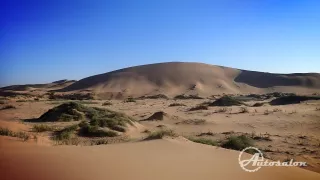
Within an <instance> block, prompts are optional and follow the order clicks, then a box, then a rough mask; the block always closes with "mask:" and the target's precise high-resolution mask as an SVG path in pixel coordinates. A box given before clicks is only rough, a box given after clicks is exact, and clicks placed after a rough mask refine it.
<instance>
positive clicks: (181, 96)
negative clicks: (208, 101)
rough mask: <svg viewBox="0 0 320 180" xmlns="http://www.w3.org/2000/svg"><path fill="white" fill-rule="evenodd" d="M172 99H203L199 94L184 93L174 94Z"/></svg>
mask: <svg viewBox="0 0 320 180" xmlns="http://www.w3.org/2000/svg"><path fill="white" fill-rule="evenodd" d="M174 99H203V97H200V96H198V95H185V94H181V95H177V96H175V97H174Z"/></svg>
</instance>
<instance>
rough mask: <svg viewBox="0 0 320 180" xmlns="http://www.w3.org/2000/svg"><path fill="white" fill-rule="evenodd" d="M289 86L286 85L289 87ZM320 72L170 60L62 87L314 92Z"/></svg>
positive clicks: (109, 92) (136, 92)
mask: <svg viewBox="0 0 320 180" xmlns="http://www.w3.org/2000/svg"><path fill="white" fill-rule="evenodd" d="M288 87H289V89H288ZM319 88H320V74H317V73H309V74H271V73H263V72H254V71H245V70H238V69H233V68H227V67H221V66H213V65H208V64H202V63H184V62H171V63H159V64H150V65H143V66H136V67H130V68H125V69H120V70H117V71H112V72H109V73H105V74H100V75H95V76H91V77H88V78H84V79H82V80H80V81H78V82H76V83H74V84H72V85H70V86H68V87H66V88H64V89H62V91H76V90H84V89H87V90H91V91H93V92H95V93H96V94H99V95H100V96H101V97H103V96H109V97H110V96H113V97H115V96H116V95H117V93H118V94H119V93H120V94H121V95H122V96H142V95H150V94H159V93H162V94H166V95H169V96H173V95H178V94H199V95H204V96H208V95H212V94H221V93H250V92H251V93H257V92H270V91H291V92H292V91H293V92H317V90H318V89H319Z"/></svg>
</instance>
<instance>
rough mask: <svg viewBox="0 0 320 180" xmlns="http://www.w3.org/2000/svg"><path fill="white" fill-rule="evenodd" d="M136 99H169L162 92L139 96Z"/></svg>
mask: <svg viewBox="0 0 320 180" xmlns="http://www.w3.org/2000/svg"><path fill="white" fill-rule="evenodd" d="M138 99H169V97H168V96H166V95H164V94H157V95H151V96H141V97H139V98H138Z"/></svg>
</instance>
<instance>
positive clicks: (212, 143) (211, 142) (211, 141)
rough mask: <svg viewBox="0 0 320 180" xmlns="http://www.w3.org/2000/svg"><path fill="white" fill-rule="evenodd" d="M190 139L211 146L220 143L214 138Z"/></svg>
mask: <svg viewBox="0 0 320 180" xmlns="http://www.w3.org/2000/svg"><path fill="white" fill-rule="evenodd" d="M189 140H190V141H193V142H195V143H200V144H206V145H210V146H217V145H218V143H217V142H216V141H214V140H212V139H206V138H189Z"/></svg>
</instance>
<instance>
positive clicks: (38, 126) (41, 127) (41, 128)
mask: <svg viewBox="0 0 320 180" xmlns="http://www.w3.org/2000/svg"><path fill="white" fill-rule="evenodd" d="M32 130H33V131H34V132H46V131H54V130H55V128H54V127H52V126H48V125H46V124H36V125H34V126H33V127H32Z"/></svg>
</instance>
